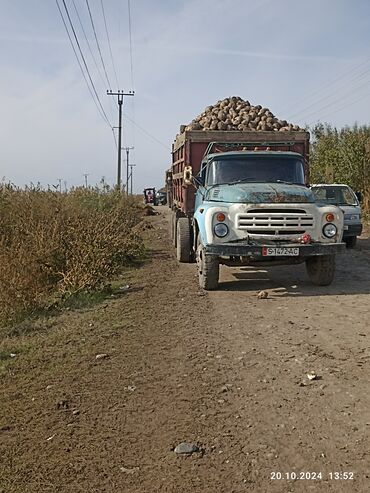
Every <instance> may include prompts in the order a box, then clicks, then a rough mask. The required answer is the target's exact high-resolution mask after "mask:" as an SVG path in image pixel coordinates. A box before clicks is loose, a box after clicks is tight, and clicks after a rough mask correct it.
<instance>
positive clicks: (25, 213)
mask: <svg viewBox="0 0 370 493" xmlns="http://www.w3.org/2000/svg"><path fill="white" fill-rule="evenodd" d="M142 220H143V208H142V206H141V205H140V202H139V201H138V199H135V198H126V197H123V196H122V195H121V194H119V193H117V192H114V191H110V192H106V191H101V190H98V189H81V188H77V189H75V190H72V191H71V192H69V193H65V194H62V193H57V192H50V191H44V190H40V189H26V190H20V189H17V188H14V187H12V186H9V185H3V186H2V187H0V326H3V327H4V326H9V324H12V325H16V324H19V323H20V322H21V321H22V320H24V319H25V318H26V317H27V318H29V317H31V318H33V317H38V316H40V315H42V314H43V313H47V314H48V315H50V314H52V313H53V311H55V310H57V311H58V310H59V309H61V308H62V309H63V308H68V306H69V308H70V309H71V308H80V307H83V306H88V305H90V304H94V303H98V302H101V301H102V300H104V299H105V298H106V297H107V296H110V295H112V294H113V291H112V289H113V288H112V284H109V282H110V281H111V279H114V278H118V277H119V276H120V275H121V274H122V273H123V272H125V271H128V270H129V269H130V268H135V267H136V266H138V265H140V263H141V262H143V261H145V246H144V243H143V240H142V238H141V222H142ZM1 332H3V331H1ZM6 332H7V331H6Z"/></svg>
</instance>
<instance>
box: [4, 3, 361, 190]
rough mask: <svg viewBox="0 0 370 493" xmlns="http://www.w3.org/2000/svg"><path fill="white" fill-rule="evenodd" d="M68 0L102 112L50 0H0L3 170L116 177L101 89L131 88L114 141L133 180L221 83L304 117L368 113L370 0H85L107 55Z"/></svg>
mask: <svg viewBox="0 0 370 493" xmlns="http://www.w3.org/2000/svg"><path fill="white" fill-rule="evenodd" d="M64 1H65V5H66V7H67V9H68V12H69V14H70V17H71V20H72V24H73V26H74V29H75V32H76V35H77V39H78V41H79V44H80V47H81V50H82V52H83V54H84V57H85V61H86V64H87V67H88V69H89V73H90V76H91V79H92V81H93V83H94V87H95V89H96V92H97V95H98V97H99V100H100V102H101V104H102V106H103V108H104V112H105V114H106V116H107V119H105V117H104V116H102V114H101V110H100V112H99V110H98V108H97V104H98V103H97V102H96V99H95V101H94V97H93V95H94V92H93V89H92V88H91V86H90V91H92V94H93V95H92V94H91V93H90V92H89V89H88V86H87V83H86V81H85V79H84V77H83V75H82V72H81V69H80V67H79V65H78V62H77V60H76V57H75V54H74V52H73V49H72V47H71V44H70V41H69V39H68V35H67V33H66V30H65V27H64V25H63V21H62V18H61V16H60V13H59V10H58V6H57V1H56V0H33V1H32V2H30V1H28V0H0V8H1V11H0V12H1V15H0V111H1V116H2V118H1V123H0V179H3V180H5V181H10V182H12V183H15V184H16V185H19V186H24V185H25V184H29V183H37V182H40V183H41V184H42V185H44V186H47V185H48V184H49V185H51V186H53V185H57V183H58V179H61V180H62V182H63V184H64V182H65V185H66V186H67V187H71V186H77V185H82V184H83V183H84V181H85V177H84V175H85V174H87V175H88V178H87V179H88V183H89V184H91V185H94V184H96V183H99V182H100V181H101V179H102V177H104V180H105V181H106V182H107V183H110V184H114V183H115V180H116V175H117V148H116V144H115V139H114V135H113V133H115V136H116V138H117V129H115V128H114V127H117V126H118V109H117V104H116V98H115V97H109V96H107V94H106V91H107V89H112V90H113V91H117V90H118V89H120V90H124V91H125V92H128V91H131V90H134V91H135V96H133V97H125V98H124V104H123V143H122V146H123V147H134V149H132V150H131V151H130V162H131V163H132V164H135V168H134V191H135V192H137V193H140V192H141V191H142V190H143V188H144V187H156V188H160V187H162V186H163V185H164V174H165V170H166V169H167V168H168V167H169V166H170V163H171V144H172V142H173V140H174V138H175V136H176V134H177V133H178V131H179V127H180V125H181V124H187V123H189V122H190V121H191V120H192V119H193V118H194V117H196V116H197V115H198V114H199V113H201V112H202V111H203V110H204V108H205V107H206V106H208V105H210V104H214V103H215V102H217V101H218V100H220V99H223V98H225V97H229V96H240V97H242V98H243V99H246V100H249V101H250V102H251V103H252V104H254V105H257V104H261V105H262V106H264V107H268V108H269V109H270V110H271V111H272V112H273V113H274V114H275V115H276V116H278V117H279V118H282V119H287V120H289V121H291V122H293V123H297V124H299V125H302V126H304V125H314V124H315V123H317V122H319V121H321V122H329V123H331V124H333V125H335V126H337V127H342V126H344V125H352V124H354V123H355V122H357V123H359V124H370V53H369V50H370V2H368V0H354V1H352V2H350V1H349V0H310V1H309V2H305V1H303V0H302V1H297V0H187V1H183V0H130V2H129V1H128V0H89V1H88V4H89V6H90V11H91V14H92V18H93V21H94V25H95V31H96V34H97V39H98V43H99V47H100V51H101V57H100V54H99V51H98V48H97V44H96V40H95V37H94V32H93V29H92V25H91V21H90V17H89V12H88V8H87V2H86V0H64ZM58 3H59V5H60V8H61V9H62V12H63V15H64V19H65V21H66V23H67V25H68V26H69V24H68V18H67V16H66V11H65V9H64V5H63V0H58ZM102 5H103V8H104V13H105V19H106V25H107V31H108V37H107V33H106V30H105V24H104V16H103V9H102ZM129 5H130V14H131V15H130V16H129V15H128V13H129ZM75 7H76V8H75ZM76 12H78V15H79V18H80V20H81V23H80V20H79V18H78V16H77V13H76ZM129 19H130V20H131V23H130V22H129ZM130 25H131V43H130V29H129V26H130ZM81 26H82V27H81ZM69 28H70V26H69ZM70 34H71V36H72V39H73V40H74V37H73V33H72V32H71V31H70ZM85 35H86V38H85ZM108 39H109V42H108ZM86 40H87V41H88V42H87V41H86ZM109 44H110V48H111V52H112V56H111V54H110V49H109ZM75 49H76V50H78V48H77V47H76V46H75ZM112 60H113V61H112ZM80 63H81V65H82V67H84V64H83V61H81V60H80ZM103 64H104V67H105V71H106V73H107V78H106V77H105V74H104V68H103ZM85 76H86V78H87V80H88V81H89V78H88V75H86V73H85ZM106 79H108V80H106ZM108 82H109V86H108ZM107 120H108V121H107ZM112 127H113V129H112ZM125 158H126V153H125V152H124V153H123V156H122V160H123V177H124V180H125V168H126V166H125Z"/></svg>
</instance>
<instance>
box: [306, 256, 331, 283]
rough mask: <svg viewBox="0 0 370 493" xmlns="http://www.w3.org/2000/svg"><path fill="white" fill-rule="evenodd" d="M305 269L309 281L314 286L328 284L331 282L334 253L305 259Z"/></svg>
mask: <svg viewBox="0 0 370 493" xmlns="http://www.w3.org/2000/svg"><path fill="white" fill-rule="evenodd" d="M306 270H307V274H308V277H309V278H310V280H311V282H312V283H313V284H315V285H316V286H328V285H329V284H331V283H332V282H333V279H334V272H335V255H318V256H317V257H309V258H308V259H307V260H306Z"/></svg>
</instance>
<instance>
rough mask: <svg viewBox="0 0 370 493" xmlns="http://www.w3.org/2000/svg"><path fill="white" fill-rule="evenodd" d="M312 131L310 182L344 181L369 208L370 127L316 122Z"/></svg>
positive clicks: (364, 206) (369, 208)
mask: <svg viewBox="0 0 370 493" xmlns="http://www.w3.org/2000/svg"><path fill="white" fill-rule="evenodd" d="M310 132H311V149H310V181H311V183H345V184H347V185H349V186H350V187H351V188H352V189H353V190H354V191H355V192H361V194H362V202H363V203H362V205H363V208H364V209H365V210H366V211H370V126H366V125H364V126H359V125H354V126H352V127H344V128H341V129H337V128H336V127H333V126H331V125H330V124H327V123H325V124H323V123H319V124H317V125H316V126H315V127H314V128H312V129H310Z"/></svg>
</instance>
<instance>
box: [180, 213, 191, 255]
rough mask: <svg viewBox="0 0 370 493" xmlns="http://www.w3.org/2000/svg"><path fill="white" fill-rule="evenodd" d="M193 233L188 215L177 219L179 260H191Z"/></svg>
mask: <svg viewBox="0 0 370 493" xmlns="http://www.w3.org/2000/svg"><path fill="white" fill-rule="evenodd" d="M190 245H191V234H190V224H189V219H188V218H187V217H180V218H179V219H178V220H177V228H176V257H177V260H178V261H179V262H186V263H189V262H190Z"/></svg>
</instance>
